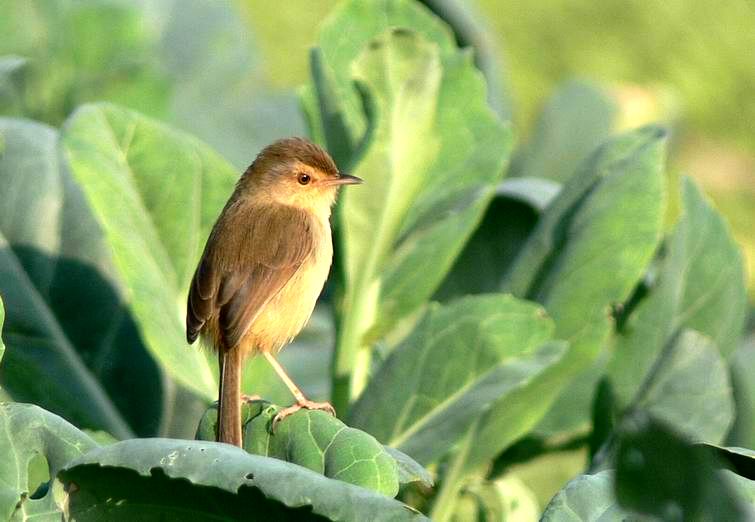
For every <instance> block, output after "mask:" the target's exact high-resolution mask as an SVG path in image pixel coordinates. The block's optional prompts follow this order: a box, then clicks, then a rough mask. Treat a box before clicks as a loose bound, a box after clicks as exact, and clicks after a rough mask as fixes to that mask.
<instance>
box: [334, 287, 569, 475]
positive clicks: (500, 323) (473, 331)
mask: <svg viewBox="0 0 755 522" xmlns="http://www.w3.org/2000/svg"><path fill="white" fill-rule="evenodd" d="M552 329H553V325H552V322H551V321H550V320H549V319H548V318H547V317H545V316H544V315H543V312H542V310H541V309H540V308H538V307H536V306H533V305H531V304H529V303H524V302H521V301H518V300H516V299H514V298H512V297H510V296H502V295H485V296H476V297H468V298H465V299H461V300H458V301H455V302H453V303H451V304H448V305H446V306H443V307H437V306H436V307H431V308H430V310H429V311H428V313H427V315H426V316H425V317H424V318H423V319H422V321H421V322H420V323H419V324H418V325H417V327H416V328H415V330H414V331H413V333H412V334H410V335H409V336H408V337H407V338H406V340H405V341H403V342H402V343H401V345H400V346H398V347H396V348H395V349H394V350H393V352H392V353H391V355H390V356H389V358H388V360H386V361H385V363H383V365H382V366H381V368H380V370H379V371H378V372H377V374H376V375H374V376H373V378H372V379H371V381H370V384H369V385H368V386H367V388H366V389H365V391H364V393H363V394H362V396H361V397H360V399H359V401H358V402H357V403H356V404H355V405H354V408H353V409H352V413H351V415H350V417H349V423H350V424H351V425H353V426H355V427H358V428H360V429H363V430H365V431H367V432H369V433H371V434H372V435H374V436H375V437H377V439H378V440H380V441H381V442H383V443H384V444H387V445H389V446H393V447H396V448H398V449H400V450H401V451H403V452H406V453H407V454H409V455H411V456H412V457H413V458H415V459H417V460H418V461H419V462H420V463H423V464H427V463H430V462H432V461H433V460H435V459H437V458H439V457H441V456H443V455H444V454H445V453H446V452H447V451H448V450H449V449H451V447H452V446H453V445H454V444H456V443H457V442H458V441H459V439H460V438H461V437H462V436H463V435H464V434H465V433H467V432H468V430H469V427H470V426H471V425H472V424H473V421H474V420H475V419H476V418H478V417H479V416H480V415H481V414H483V413H484V412H486V411H488V410H490V409H491V408H493V407H495V406H494V405H497V404H498V403H500V402H501V401H502V400H503V399H504V398H505V397H506V396H507V395H513V394H515V393H517V391H519V390H520V389H523V388H525V387H526V386H527V385H528V384H529V383H530V382H531V381H532V380H534V379H536V378H537V377H538V376H539V375H540V374H541V373H544V372H546V371H547V369H548V368H549V367H550V366H551V365H554V364H555V363H557V361H558V360H559V358H560V357H561V356H562V355H563V353H564V346H563V345H559V344H554V343H551V344H545V343H546V342H547V341H548V339H549V338H550V336H551V332H552ZM492 451H495V448H492Z"/></svg>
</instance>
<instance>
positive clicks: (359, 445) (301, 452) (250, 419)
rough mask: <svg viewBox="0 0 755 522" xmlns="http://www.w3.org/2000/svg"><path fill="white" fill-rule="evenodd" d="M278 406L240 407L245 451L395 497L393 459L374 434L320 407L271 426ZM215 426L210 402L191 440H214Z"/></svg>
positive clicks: (260, 403) (256, 404)
mask: <svg viewBox="0 0 755 522" xmlns="http://www.w3.org/2000/svg"><path fill="white" fill-rule="evenodd" d="M280 410H281V408H280V407H279V406H276V405H273V404H270V403H268V402H266V401H254V402H251V403H245V404H244V405H243V408H242V415H243V426H244V428H243V438H244V444H243V446H244V449H245V450H246V451H248V452H249V453H251V454H254V455H261V456H263V457H274V458H277V459H281V460H285V461H286V462H291V463H293V464H298V465H300V466H303V467H305V468H307V469H311V470H312V471H316V472H318V473H322V474H323V475H325V476H326V477H330V478H334V479H338V480H342V481H344V482H348V483H350V484H355V485H357V486H362V487H364V488H367V489H372V490H374V491H378V492H380V493H383V494H384V495H388V496H389V497H394V496H396V493H398V487H399V471H398V466H397V463H396V460H395V459H394V458H393V457H392V456H391V455H390V454H389V453H388V452H387V449H386V448H384V447H383V446H382V445H381V444H380V443H379V442H377V441H376V440H375V438H374V437H372V436H371V435H369V434H367V433H365V432H363V431H359V430H357V429H354V428H350V427H348V426H346V425H345V424H344V423H343V422H341V421H340V420H338V419H337V418H335V417H332V416H331V415H329V414H327V413H325V412H323V411H313V410H300V411H298V412H296V413H295V414H293V415H291V416H289V417H287V418H286V419H284V420H283V421H281V422H280V423H279V424H278V425H277V426H276V428H275V430H273V429H272V421H273V418H274V417H275V415H276V414H277V413H278V412H279V411H280ZM216 424H217V409H216V407H215V406H213V407H211V408H210V409H208V410H207V412H205V415H204V416H203V417H202V421H201V423H200V425H199V428H198V429H197V438H198V439H202V440H215V433H216ZM407 458H408V457H407Z"/></svg>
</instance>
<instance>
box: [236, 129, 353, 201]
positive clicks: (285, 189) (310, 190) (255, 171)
mask: <svg viewBox="0 0 755 522" xmlns="http://www.w3.org/2000/svg"><path fill="white" fill-rule="evenodd" d="M244 178H246V181H247V183H249V184H251V185H253V187H252V190H253V191H254V193H255V197H264V198H266V199H267V201H271V202H277V203H282V204H285V205H291V206H295V207H298V208H302V209H305V210H311V211H314V212H318V213H319V212H328V211H329V209H330V207H331V206H332V205H333V203H334V201H335V198H336V193H337V191H338V187H340V186H341V185H352V184H356V183H361V182H362V180H361V179H360V178H357V177H356V176H350V175H348V174H343V173H341V172H339V171H338V168H337V167H336V164H335V162H334V161H333V159H332V158H331V157H330V155H329V154H328V153H327V152H325V151H324V150H323V149H322V148H320V147H318V146H317V145H315V144H314V143H311V142H309V141H307V140H305V139H302V138H286V139H282V140H278V141H276V142H275V143H273V144H271V145H268V146H267V147H265V148H264V149H263V150H262V152H260V153H259V155H258V156H257V158H256V159H255V160H254V163H252V165H251V166H250V167H249V169H248V170H247V172H246V174H245V176H244Z"/></svg>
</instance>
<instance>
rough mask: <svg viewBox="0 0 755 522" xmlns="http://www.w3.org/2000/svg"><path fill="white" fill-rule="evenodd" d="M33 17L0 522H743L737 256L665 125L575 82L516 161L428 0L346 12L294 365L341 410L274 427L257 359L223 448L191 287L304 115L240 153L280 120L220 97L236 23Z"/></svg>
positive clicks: (20, 94)
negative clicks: (322, 270)
mask: <svg viewBox="0 0 755 522" xmlns="http://www.w3.org/2000/svg"><path fill="white" fill-rule="evenodd" d="M145 5H146V4H145ZM29 6H30V7H23V6H22V5H21V4H17V5H13V6H12V7H13V8H12V9H8V10H7V13H6V12H4V16H3V17H1V18H2V19H0V28H6V29H7V28H8V27H10V25H8V24H13V23H15V22H14V21H16V22H17V23H18V24H19V25H21V24H27V25H28V24H31V22H29V21H30V20H35V23H36V24H37V25H35V27H39V28H41V29H40V31H41V33H44V34H48V35H50V37H51V38H53V37H54V38H55V39H56V40H55V41H56V42H57V44H56V46H50V45H47V44H40V42H39V41H37V40H34V39H33V38H27V37H26V36H25V35H24V34H21V33H20V32H19V31H15V32H13V37H12V38H10V37H9V38H8V39H5V40H4V41H3V42H0V52H1V53H2V55H1V56H0V114H1V115H2V116H0V295H1V296H2V300H0V326H1V327H2V329H1V330H0V333H1V335H0V357H2V365H0V384H1V385H2V390H1V392H0V399H1V400H3V402H2V403H0V518H1V519H2V520H29V519H35V520H59V519H60V518H61V516H64V517H66V518H67V519H73V520H187V519H191V520H238V519H245V520H250V519H251V520H271V519H275V520H347V521H348V520H353V521H361V520H426V519H427V517H428V516H429V517H432V519H433V520H437V521H441V522H442V521H449V520H465V521H466V520H501V519H521V520H532V519H533V518H537V517H538V516H541V517H542V520H546V521H560V520H581V521H597V520H623V519H627V518H630V519H632V518H639V517H656V518H660V519H669V520H691V519H706V518H707V519H711V518H722V519H726V520H734V521H738V520H748V519H749V518H752V517H753V510H754V509H755V508H753V505H755V486H754V484H755V482H754V481H755V472H754V471H753V469H755V466H754V465H753V462H754V461H755V458H754V457H753V451H752V450H750V449H746V447H747V446H750V447H752V446H753V445H754V444H755V440H753V438H752V433H753V430H752V429H749V428H748V423H750V422H751V420H752V419H753V418H755V410H753V404H755V397H753V394H752V386H751V385H750V384H749V382H748V381H747V377H748V375H747V368H748V364H749V363H748V361H751V359H752V357H751V353H752V346H753V345H752V343H750V344H743V342H742V330H743V328H744V325H745V322H746V321H745V319H746V297H745V290H744V274H743V272H744V268H743V262H742V258H741V255H740V253H739V249H738V247H737V245H736V244H735V243H734V241H733V240H732V237H731V234H730V231H729V229H728V226H727V224H726V223H725V222H724V220H723V219H722V217H721V216H720V214H719V213H718V212H717V211H716V209H715V208H714V207H713V206H712V205H711V204H710V203H709V202H708V201H707V200H706V198H705V196H704V195H703V194H702V193H701V192H700V190H699V189H698V188H697V186H696V185H695V183H694V182H693V181H691V180H689V179H686V178H682V179H681V181H680V180H679V179H678V178H677V177H676V176H671V175H669V174H668V172H667V167H666V149H667V132H666V131H665V130H664V129H663V128H662V127H660V126H657V125H651V126H646V127H642V128H639V129H633V130H628V131H625V132H622V133H618V134H617V133H614V132H613V131H614V124H615V121H614V120H615V118H616V109H615V107H614V105H613V103H612V102H611V99H610V97H609V96H608V95H607V94H606V93H605V92H604V91H603V90H602V89H601V88H599V87H597V86H593V85H590V84H584V83H575V82H572V83H568V84H566V85H565V86H564V87H563V88H562V89H560V90H559V91H558V92H556V94H555V95H554V96H553V97H552V99H551V100H550V101H549V102H548V103H547V104H546V105H545V108H544V110H543V112H542V115H541V116H540V118H539V119H538V123H537V124H536V128H535V131H534V132H533V134H532V136H531V138H529V139H528V140H526V141H524V142H523V143H522V145H520V146H519V147H518V148H517V149H516V150H514V148H513V143H514V140H513V133H512V130H511V124H510V123H509V122H507V121H503V119H502V117H501V116H500V115H499V113H497V112H495V111H494V110H493V109H491V107H490V104H489V93H488V92H487V89H486V82H485V79H484V76H483V74H482V73H481V72H480V71H479V70H478V69H477V67H476V65H475V61H474V54H473V52H472V51H470V50H469V49H460V48H459V46H458V45H457V42H456V39H455V38H456V37H457V36H458V35H459V34H462V33H463V34H466V33H465V32H464V31H460V30H459V28H458V27H455V29H456V31H455V32H452V31H451V29H450V28H449V27H448V26H447V25H446V23H445V22H444V21H443V20H442V19H441V18H439V17H438V16H437V15H436V14H434V12H435V13H445V12H450V11H448V9H446V8H445V7H448V6H445V7H444V8H439V7H438V6H435V8H434V10H433V11H434V12H433V11H430V10H429V9H427V8H426V7H425V6H424V5H422V4H421V3H418V2H415V1H413V0H345V1H343V2H342V3H340V4H339V6H338V7H337V8H336V9H335V10H334V11H333V12H332V14H331V15H330V16H329V17H328V18H327V19H326V20H324V21H323V22H322V24H321V27H320V33H319V37H318V40H317V45H316V47H315V48H314V49H313V50H312V52H311V55H310V65H311V78H310V81H309V83H308V84H307V85H306V86H304V87H303V88H302V90H301V91H300V93H301V108H302V113H303V118H304V119H305V120H306V121H307V124H308V126H309V130H310V135H311V137H312V138H313V139H314V140H316V141H318V142H320V143H321V144H322V145H324V146H326V147H327V148H328V149H329V151H330V152H331V153H332V154H333V156H334V158H335V159H336V161H337V163H338V165H339V167H340V168H341V169H342V170H345V171H348V172H350V173H353V174H355V175H357V176H360V177H362V178H364V179H365V184H364V185H362V186H360V187H355V188H354V189H353V190H347V191H344V192H343V193H342V194H341V197H340V199H339V204H338V207H337V208H336V209H335V212H334V216H333V227H334V230H335V258H334V267H333V270H332V272H333V276H332V280H333V281H332V284H331V285H329V287H328V288H327V290H326V293H325V295H324V297H323V299H322V300H321V302H320V304H319V305H318V308H317V310H316V311H315V314H314V316H313V320H312V323H313V324H312V325H311V326H310V327H309V328H308V329H307V330H305V332H303V333H302V335H301V337H300V341H298V342H297V343H296V344H297V345H296V346H292V347H291V348H289V349H287V350H286V351H285V352H284V353H283V354H282V355H281V357H282V358H283V359H284V364H286V365H287V366H288V367H289V368H290V369H292V373H293V374H294V376H295V379H296V380H297V381H298V382H299V383H300V384H302V385H303V388H304V389H305V391H306V392H307V393H308V394H310V395H311V394H312V393H314V394H315V396H318V395H319V396H320V397H321V398H323V399H330V400H331V401H332V402H333V403H335V405H336V410H337V411H338V413H339V418H333V417H331V416H329V415H327V414H325V413H323V412H321V411H299V412H297V413H296V414H294V415H292V416H290V417H288V418H286V419H285V420H284V421H282V422H281V423H280V424H279V425H278V426H277V427H276V429H273V427H272V419H273V418H274V417H275V415H276V413H277V412H278V411H280V408H281V407H280V406H278V404H281V405H284V404H288V403H289V401H290V400H291V399H290V397H289V396H288V395H287V394H286V390H285V388H284V387H283V386H282V385H281V384H280V383H278V382H277V379H276V377H275V375H274V373H273V372H272V371H271V370H270V369H269V368H268V367H267V366H266V365H265V361H262V360H254V361H250V363H249V364H248V367H247V369H246V371H245V374H244V379H243V389H244V392H246V393H249V394H259V395H261V396H262V397H264V399H259V400H257V399H255V400H250V401H248V402H246V403H245V405H244V410H243V411H244V444H243V445H244V447H243V449H239V448H235V447H232V446H228V445H225V444H219V443H216V442H213V441H214V439H215V424H216V420H217V410H216V407H215V406H214V405H212V404H210V401H211V400H212V399H213V398H214V397H215V394H216V390H217V378H216V372H217V367H216V366H217V365H216V362H215V360H214V359H215V358H214V357H213V356H212V355H211V354H210V353H209V351H207V350H203V349H201V348H196V347H188V346H186V344H185V338H184V332H183V314H184V312H185V311H184V306H185V302H186V299H185V296H186V289H187V287H188V283H189V280H190V278H191V275H192V270H193V268H194V267H195V265H196V262H197V258H198V256H199V255H200V252H201V249H202V246H203V244H204V241H205V240H206V237H207V235H208V233H209V230H210V227H211V226H212V223H213V221H214V219H215V218H216V216H217V215H218V213H219V212H220V210H221V208H222V205H223V204H224V202H225V201H226V199H227V197H228V196H229V194H230V192H231V190H232V188H233V184H234V182H235V180H236V179H237V177H238V175H239V162H240V161H242V160H243V161H246V162H247V163H248V161H250V160H251V159H252V156H253V154H254V152H255V151H256V150H257V149H258V148H259V147H257V145H261V144H262V143H264V142H265V141H267V139H268V138H270V137H271V136H269V133H270V132H272V131H271V130H270V129H274V130H275V129H278V130H279V131H280V133H281V134H283V133H285V134H294V133H296V132H298V130H299V126H298V125H299V124H298V123H289V121H290V120H288V119H287V118H288V116H286V115H287V114H288V113H285V111H284V112H281V111H277V110H276V111H273V113H274V114H275V115H276V116H275V117H269V118H268V121H265V120H261V121H262V123H260V124H258V126H260V127H265V129H266V131H265V132H259V133H256V134H255V133H252V134H254V137H250V136H249V134H248V133H249V132H250V131H249V129H250V128H251V127H250V125H249V120H250V113H249V112H248V111H249V110H251V109H249V107H251V106H254V107H259V106H265V107H269V106H270V105H269V102H270V100H269V98H267V97H266V96H267V94H265V92H264V88H255V89H248V88H246V87H244V85H247V84H248V83H249V81H248V78H247V80H244V81H242V80H238V81H237V80H234V79H233V78H234V77H235V75H236V74H237V73H238V71H239V70H241V69H243V70H247V69H254V67H252V66H251V65H250V63H251V56H250V54H249V49H248V48H247V49H245V48H244V47H243V45H242V43H243V41H244V40H245V38H246V35H245V34H244V30H245V29H244V28H243V27H241V26H240V24H239V21H238V17H237V16H236V14H235V12H234V11H233V8H232V7H230V4H226V3H222V2H217V3H211V4H206V3H205V4H202V3H201V2H186V3H183V2H182V6H184V7H185V12H182V13H179V14H178V15H176V13H175V12H174V11H173V8H172V7H171V8H167V7H160V6H158V5H157V4H155V5H154V6H152V7H151V9H154V13H158V14H159V13H162V15H165V16H164V18H162V19H163V20H164V21H165V20H170V21H169V22H165V23H164V24H161V25H159V27H158V26H155V27H153V31H145V30H144V20H146V19H147V18H148V15H147V14H146V11H145V9H147V8H146V7H145V6H142V5H141V4H139V5H138V6H137V5H133V6H131V5H125V4H123V5H121V4H117V5H115V4H113V3H112V2H105V1H102V2H100V1H93V2H89V3H86V5H84V4H80V3H76V2H74V3H70V2H50V3H46V4H45V5H44V6H42V5H41V4H40V5H36V4H34V5H32V4H29ZM154 13H153V14H154ZM166 13H168V14H171V16H168V15H167V14H166ZM172 15H176V16H172ZM449 18H450V19H451V21H452V22H453V23H455V24H458V23H460V22H459V20H460V18H459V16H456V15H454V16H450V15H449ZM194 23H196V24H198V25H197V29H196V41H194V39H193V38H189V39H187V37H186V34H188V33H187V28H190V27H191V28H193V27H194V26H193V25H192V24H194ZM105 27H109V28H110V29H109V30H105V29H104V28H105ZM42 29H44V30H42ZM192 30H193V29H192ZM468 30H469V28H468V27H467V28H465V31H467V32H468ZM6 32H9V31H6ZM74 34H76V35H78V34H82V35H89V36H90V37H91V39H92V40H91V41H92V42H94V43H92V44H91V45H89V44H87V43H86V42H87V40H86V39H85V38H83V36H82V37H81V38H79V37H75V38H74V37H73V35H74ZM191 35H192V37H193V36H194V33H191ZM207 49H224V50H225V53H220V54H222V55H223V56H227V57H228V62H227V63H226V62H225V61H222V60H218V59H217V58H216V57H214V55H213V53H211V52H209V51H207ZM74 58H75V59H74ZM221 62H222V63H221ZM205 73H206V74H205ZM255 74H256V73H255ZM200 76H201V81H200V80H197V78H198V77H200ZM118 78H121V79H120V80H119V79H118ZM255 78H257V77H256V76H255ZM209 79H212V81H210V80H209ZM195 80H196V82H195ZM252 83H254V82H252ZM262 83H264V82H261V84H262ZM220 84H222V85H223V89H225V90H223V91H221V90H220V87H219V85H220ZM495 96H498V94H496V93H493V97H495ZM100 100H104V101H100ZM276 103H278V102H275V103H273V105H274V106H275V107H278V105H276ZM257 104H259V105H257ZM216 106H217V107H216ZM287 107H288V109H287V110H289V111H293V109H292V106H291V105H290V104H289V105H287ZM215 109H217V110H215ZM208 114H213V117H210V118H205V117H204V116H206V115H208ZM255 114H256V113H255ZM278 115H280V116H278ZM170 122H173V123H170ZM176 122H178V123H179V124H180V125H181V126H182V127H183V128H184V129H185V128H190V129H192V133H187V132H186V131H185V130H180V129H178V128H176V127H175V125H174V124H175V123H176ZM220 127H227V128H226V130H225V131H223V132H224V133H220V134H218V133H217V132H216V131H217V130H218V129H219V128H220ZM228 129H232V130H228ZM276 132H278V131H276ZM193 134H195V135H199V136H203V137H206V138H207V137H209V139H210V140H211V143H212V145H209V144H207V143H205V142H203V141H201V140H200V139H198V138H197V137H194V135H193ZM231 135H232V136H231ZM221 138H222V139H221ZM216 140H217V141H216ZM250 143H251V144H254V146H255V147H256V148H254V147H252V148H253V150H248V149H249V147H250V145H249V144H250ZM213 145H214V146H216V147H219V150H220V152H218V151H216V150H215V148H214V147H213ZM244 158H246V159H244ZM509 160H511V167H508V163H509ZM232 162H233V163H232ZM507 175H508V176H509V177H508V178H507V179H505V180H504V177H505V176H507ZM677 205H678V207H679V208H678V212H676V210H677V209H676V206H677ZM3 343H4V344H3ZM331 346H332V349H331ZM748 350H749V351H748ZM258 359H260V358H258ZM331 359H332V364H331V366H332V368H331V372H330V374H328V373H329V372H328V368H327V365H328V362H329V361H330V360H331ZM742 376H744V379H743V378H742ZM743 383H744V384H743ZM318 398H319V397H318ZM27 403H33V404H34V405H32V404H27ZM193 435H195V438H196V439H198V440H189V439H190V438H191V437H192V436H193ZM136 437H149V438H136ZM559 458H560V459H571V462H572V464H573V465H572V468H573V471H572V472H571V475H570V477H571V478H572V479H571V480H569V481H567V480H563V481H561V482H560V483H552V482H550V483H549V479H550V480H552V476H553V475H554V474H553V466H554V464H553V462H564V460H561V461H559V460H554V459H559ZM748 517H749V518H748Z"/></svg>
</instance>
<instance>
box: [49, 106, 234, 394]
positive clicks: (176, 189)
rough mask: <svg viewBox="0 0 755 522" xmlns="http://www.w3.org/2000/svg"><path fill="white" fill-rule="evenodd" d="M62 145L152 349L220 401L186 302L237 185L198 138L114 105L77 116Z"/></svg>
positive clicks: (176, 373) (180, 377)
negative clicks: (188, 323) (188, 327)
mask: <svg viewBox="0 0 755 522" xmlns="http://www.w3.org/2000/svg"><path fill="white" fill-rule="evenodd" d="M62 143H63V150H64V153H65V157H66V159H67V160H68V162H69V164H70V168H71V171H72V173H73V175H74V177H75V178H76V180H77V181H78V182H79V183H80V184H81V186H82V188H83V190H84V192H85V195H86V198H87V200H88V202H89V204H90V206H91V208H92V210H93V212H94V215H95V216H96V217H97V219H98V221H99V223H100V225H101V226H102V229H103V231H104V233H105V237H106V238H107V241H108V244H109V246H110V248H111V249H112V254H113V258H114V261H115V267H116V270H117V272H118V275H119V276H120V278H121V280H122V281H123V283H124V286H125V287H126V294H127V296H128V300H129V304H130V308H131V311H132V313H133V315H134V318H135V320H136V322H137V324H138V326H139V329H140V333H141V335H142V337H143V338H144V341H145V343H146V345H147V348H148V349H149V351H150V353H151V354H152V355H153V356H154V357H155V359H156V360H158V361H159V362H160V364H161V365H162V367H164V368H165V369H166V371H167V372H168V374H169V375H171V376H172V377H173V378H174V379H175V380H176V381H177V382H179V383H181V384H183V385H184V386H186V387H187V388H189V389H191V390H193V391H195V392H196V393H199V394H200V395H202V396H204V397H206V398H212V397H213V396H214V395H215V393H216V389H215V377H214V375H213V373H212V371H211V369H210V365H209V364H208V360H207V358H206V357H205V355H204V354H203V353H202V351H201V350H199V349H197V348H191V347H188V346H186V341H185V334H184V326H183V322H184V321H183V317H184V316H185V313H186V310H185V300H184V299H183V296H184V295H185V292H186V289H188V286H189V281H190V280H191V276H192V274H193V271H194V268H195V263H196V260H197V258H198V257H199V254H200V251H201V248H202V246H203V244H204V241H205V239H206V237H207V235H208V234H209V230H210V228H211V226H212V224H213V222H214V220H215V218H216V216H217V214H218V213H219V211H220V209H221V208H222V206H223V204H224V203H225V201H226V199H227V197H228V195H229V193H230V191H231V189H232V186H233V182H234V181H235V179H236V178H237V175H236V174H235V173H234V171H233V169H232V167H231V166H230V165H228V164H227V163H226V162H225V161H224V160H223V159H222V158H220V157H219V156H218V155H217V154H216V153H214V152H213V151H212V150H210V149H209V148H208V147H207V146H206V145H204V144H202V143H201V142H199V141H197V140H195V139H194V138H191V137H189V136H187V135H185V134H183V133H180V132H178V131H175V130H172V129H170V128H168V127H165V126H164V125H161V124H159V123H157V122H155V121H154V120H151V119H149V118H146V117H144V116H141V115H139V114H137V113H135V112H132V111H129V110H126V109H122V108H119V107H115V106H112V105H107V104H95V105H86V106H84V107H82V108H80V109H79V110H77V111H76V113H75V114H74V115H73V116H72V117H71V118H70V119H69V120H68V121H67V122H66V125H65V127H64V131H63V137H62Z"/></svg>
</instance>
